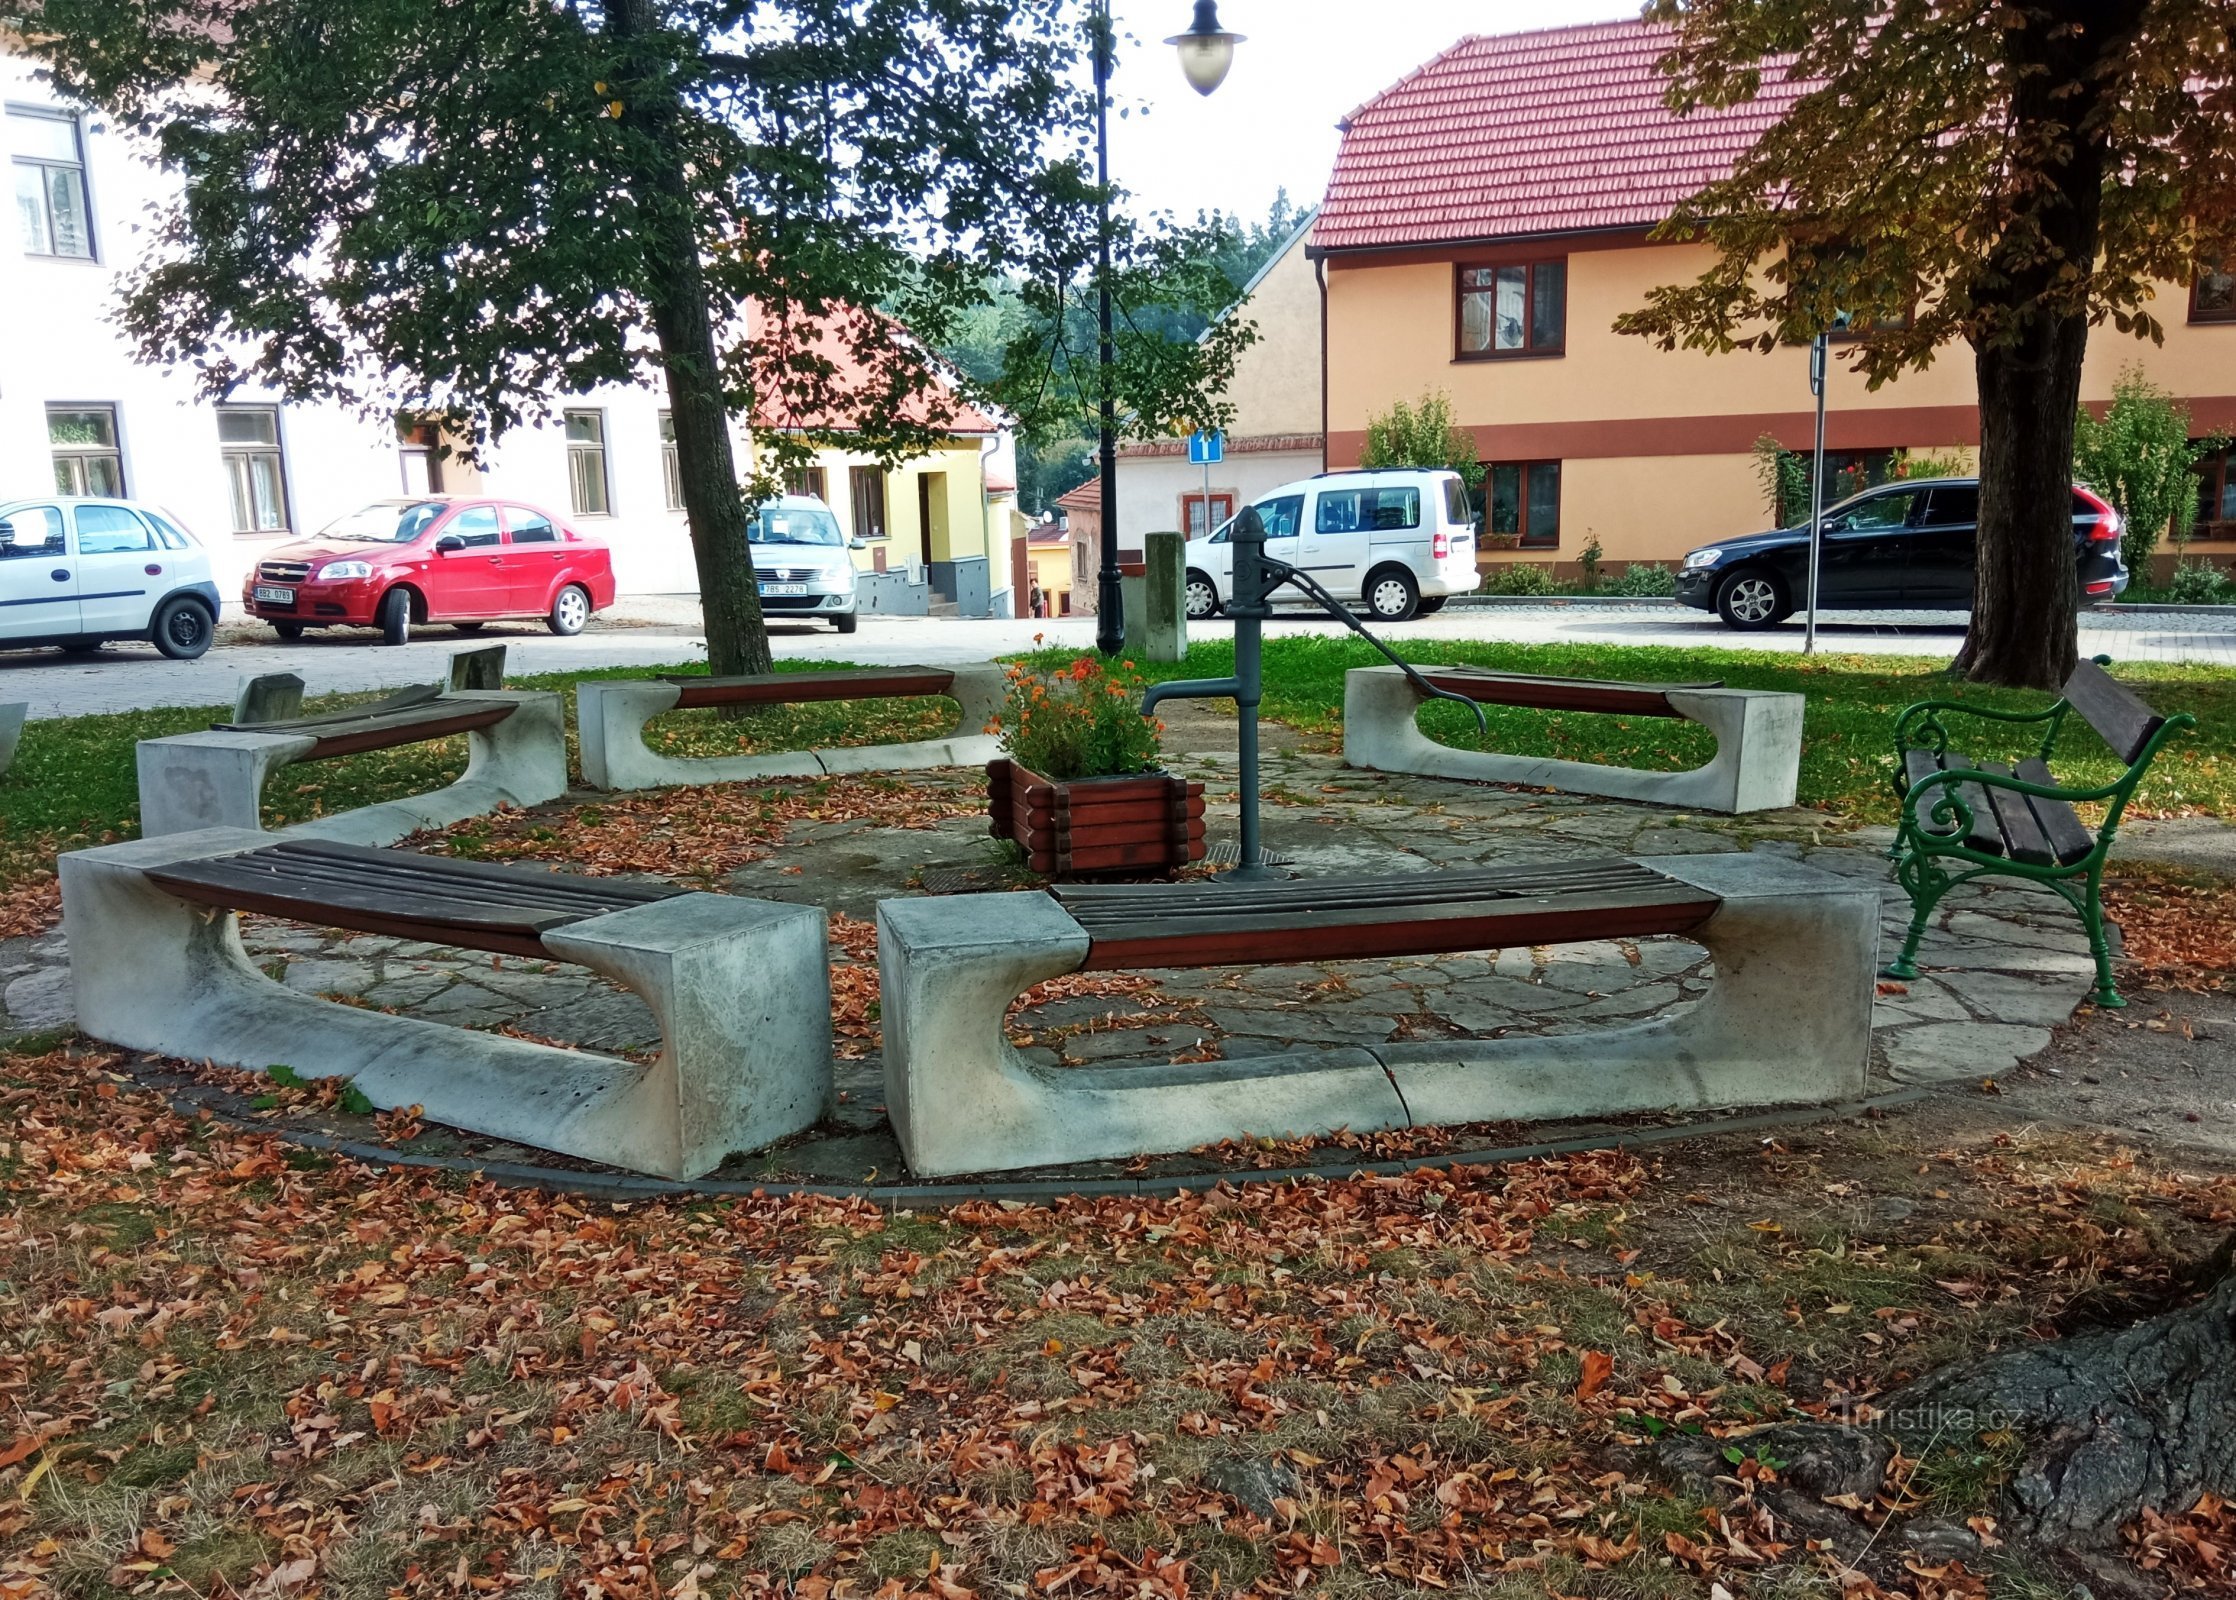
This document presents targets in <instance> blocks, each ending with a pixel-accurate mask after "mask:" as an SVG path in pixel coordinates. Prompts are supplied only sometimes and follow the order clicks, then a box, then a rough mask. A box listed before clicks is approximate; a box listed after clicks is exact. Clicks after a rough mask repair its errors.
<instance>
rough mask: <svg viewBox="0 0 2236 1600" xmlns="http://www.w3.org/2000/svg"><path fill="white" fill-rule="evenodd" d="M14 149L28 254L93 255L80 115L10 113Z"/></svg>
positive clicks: (87, 257)
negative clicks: (80, 134)
mask: <svg viewBox="0 0 2236 1600" xmlns="http://www.w3.org/2000/svg"><path fill="white" fill-rule="evenodd" d="M8 148H9V149H11V150H13V151H14V152H15V178H16V216H17V219H18V221H19V222H20V224H21V226H22V231H23V253H24V254H25V255H27V256H74V257H76V258H78V259H79V260H82V261H90V260H92V259H93V224H92V221H91V219H90V218H89V217H88V215H87V210H86V196H85V150H84V146H83V145H82V144H81V143H80V142H79V139H78V119H77V118H76V117H73V116H69V115H67V114H65V113H61V112H54V111H30V110H19V109H16V108H14V107H11V108H10V109H9V111H8Z"/></svg>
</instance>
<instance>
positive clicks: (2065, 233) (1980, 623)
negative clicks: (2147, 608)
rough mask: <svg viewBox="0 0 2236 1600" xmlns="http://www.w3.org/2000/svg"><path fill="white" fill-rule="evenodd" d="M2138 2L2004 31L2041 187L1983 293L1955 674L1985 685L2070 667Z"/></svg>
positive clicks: (2084, 5)
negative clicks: (2085, 433) (2087, 387)
mask: <svg viewBox="0 0 2236 1600" xmlns="http://www.w3.org/2000/svg"><path fill="white" fill-rule="evenodd" d="M2144 9H2145V5H2144V0H2112V3H2106V0H2033V3H2032V4H2029V5H2026V6H2023V7H2014V8H2013V9H2012V13H2011V14H2012V16H2013V18H2014V19H2015V21H2014V25H2012V26H2008V27H2005V28H2003V29H2002V32H2001V38H2002V44H2003V50H2004V56H2005V59H2004V66H2005V68H2006V71H2005V74H2004V77H2005V81H2007V82H2009V83H2011V84H2012V85H2013V89H2012V93H2011V108H2010V112H2009V125H2010V144H2011V146H2012V148H2013V149H2014V150H2015V151H2018V152H2023V154H2022V156H2021V157H2020V158H2019V159H2020V160H2021V161H2022V163H2023V165H2024V167H2025V168H2026V169H2027V170H2026V172H2025V174H2024V175H2025V176H2026V177H2027V178H2028V179H2030V180H2031V181H2030V182H2029V183H2028V184H2027V185H2026V186H2024V187H2020V188H2016V189H2015V190H2014V194H2015V197H2016V204H2017V210H2016V211H2015V212H2014V213H2013V214H2012V215H2011V216H2009V217H2007V218H2005V219H2004V220H2003V222H2002V224H2001V231H2000V232H1999V233H1998V234H1997V236H1996V237H1995V238H1994V239H1993V240H1992V241H1991V242H1990V243H1989V244H1988V257H1989V263H1990V265H1991V266H1992V268H1993V271H1992V272H1991V273H1989V274H1986V275H1984V276H1983V278H1982V280H1981V282H1982V288H1981V289H1980V291H1979V292H1978V293H1976V295H1975V297H1974V298H1975V302H1976V304H1977V307H1978V310H1979V313H1980V314H1981V318H1982V321H1981V324H1980V326H1979V329H1978V331H1977V332H1975V333H1974V335H1973V337H1972V345H1973V354H1974V360H1975V366H1976V368H1977V372H1978V378H1979V393H1980V533H1979V539H1978V543H1977V546H1976V550H1975V554H1974V557H1973V561H1974V565H1973V586H1972V628H1971V632H1970V633H1969V634H1968V635H1967V636H1966V638H1965V641H1964V648H1963V649H1962V650H1961V651H1960V652H1958V655H1957V668H1958V670H1959V671H1961V672H1963V673H1965V674H1966V675H1967V676H1968V677H1970V678H1972V679H1973V680H1975V681H1976V682H1980V683H2000V684H2009V685H2011V686H2012V687H2015V688H2026V689H2055V688H2056V687H2057V686H2058V685H2059V684H2061V683H2063V682H2064V681H2065V678H2066V675H2067V674H2068V673H2069V672H2071V671H2072V668H2073V660H2074V656H2075V654H2076V652H2077V648H2078V644H2079V632H2080V630H2079V623H2078V620H2077V617H2078V613H2079V610H2080V600H2081V597H2080V593H2079V590H2078V587H2077V579H2076V576H2075V574H2074V570H2073V418H2074V414H2075V413H2076V412H2077V411H2078V410H2079V408H2080V402H2081V358H2082V356H2083V354H2085V353H2086V351H2087V349H2088V317H2087V311H2086V295H2085V293H2084V292H2083V291H2084V290H2085V288H2086V285H2087V283H2088V280H2089V277H2090V275H2091V274H2093V273H2094V271H2095V270H2096V256H2097V248H2098V243H2099V239H2100V235H2101V231H2102V227H2101V224H2102V218H2103V208H2104V180H2105V175H2106V172H2107V170H2108V163H2109V161H2110V155H2109V151H2108V148H2107V139H2108V135H2107V133H2106V130H2105V127H2104V118H2105V114H2106V109H2107V107H2106V99H2105V96H2106V87H2105V86H2106V85H2107V83H2116V82H2118V81H2119V74H2118V73H2117V72H2116V71H2115V70H2114V65H2115V64H2116V63H2117V62H2118V61H2119V60H2120V59H2121V56H2122V54H2123V53H2124V52H2125V51H2126V50H2127V49H2128V48H2129V47H2130V46H2131V44H2132V43H2133V39H2134V35H2135V32H2136V30H2137V29H2138V27H2139V26H2140V24H2141V18H2142V15H2143V12H2144Z"/></svg>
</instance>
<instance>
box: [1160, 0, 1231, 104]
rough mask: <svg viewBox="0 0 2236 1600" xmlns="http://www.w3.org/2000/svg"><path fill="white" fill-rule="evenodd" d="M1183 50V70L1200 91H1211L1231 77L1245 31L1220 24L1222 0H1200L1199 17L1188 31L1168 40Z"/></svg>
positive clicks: (1197, 5) (1197, 0)
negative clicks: (1225, 27) (1240, 32)
mask: <svg viewBox="0 0 2236 1600" xmlns="http://www.w3.org/2000/svg"><path fill="white" fill-rule="evenodd" d="M1165 43H1166V44H1169V45H1172V46H1173V47H1174V48H1176V49H1177V50H1179V52H1180V70H1181V71H1182V72H1184V73H1186V74H1187V77H1188V82H1189V84H1190V85H1191V86H1193V87H1194V89H1195V91H1196V93H1198V94H1209V93H1211V92H1212V90H1214V89H1216V88H1218V87H1219V85H1220V84H1222V83H1224V82H1226V81H1227V69H1228V68H1229V67H1231V66H1233V65H1234V47H1235V46H1236V45H1238V44H1240V43H1242V35H1241V34H1239V33H1229V32H1227V30H1226V29H1224V28H1222V27H1220V26H1219V0H1196V20H1195V22H1194V24H1193V25H1192V26H1191V27H1190V28H1189V29H1188V31H1187V32H1186V33H1176V34H1174V35H1173V36H1172V37H1171V38H1169V39H1167V40H1166V41H1165Z"/></svg>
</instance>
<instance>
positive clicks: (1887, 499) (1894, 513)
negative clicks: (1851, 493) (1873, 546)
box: [1840, 489, 1920, 528]
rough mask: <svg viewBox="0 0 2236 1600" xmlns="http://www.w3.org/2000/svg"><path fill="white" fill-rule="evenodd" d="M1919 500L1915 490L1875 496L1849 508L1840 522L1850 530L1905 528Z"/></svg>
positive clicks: (1903, 490)
mask: <svg viewBox="0 0 2236 1600" xmlns="http://www.w3.org/2000/svg"><path fill="white" fill-rule="evenodd" d="M1919 498H1920V496H1919V494H1918V491H1917V490H1915V489H1898V490H1895V491H1894V492H1892V493H1889V494H1875V495H1873V496H1871V498H1870V499H1868V500H1860V501H1858V502H1857V503H1856V504H1854V505H1853V506H1850V507H1849V508H1848V509H1847V510H1846V511H1845V512H1843V513H1841V517H1840V520H1841V522H1842V523H1843V524H1844V525H1846V526H1847V527H1850V528H1907V527H1908V526H1910V513H1911V512H1912V511H1914V510H1915V509H1916V508H1917V504H1918V500H1919Z"/></svg>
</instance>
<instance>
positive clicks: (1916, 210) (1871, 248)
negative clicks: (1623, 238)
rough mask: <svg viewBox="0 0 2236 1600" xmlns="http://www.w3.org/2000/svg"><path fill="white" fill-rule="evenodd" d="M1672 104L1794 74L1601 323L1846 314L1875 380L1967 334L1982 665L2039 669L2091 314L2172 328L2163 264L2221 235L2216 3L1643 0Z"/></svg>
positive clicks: (1748, 332) (1650, 325) (2229, 115)
mask: <svg viewBox="0 0 2236 1600" xmlns="http://www.w3.org/2000/svg"><path fill="white" fill-rule="evenodd" d="M1646 14H1647V16H1648V17H1649V18H1650V19H1653V20H1655V21H1658V22H1661V23H1664V24H1666V25H1668V26H1669V27H1670V29H1671V33H1670V51H1669V54H1668V56H1667V58H1666V60H1665V61H1664V70H1665V71H1666V72H1667V73H1668V74H1669V76H1670V79H1671V83H1670V89H1669V96H1668V98H1669V103H1670V105H1671V107H1672V108H1673V109H1675V110H1676V111H1678V112H1679V113H1681V114H1685V113H1692V112H1695V111H1702V110H1709V111H1714V110H1720V109H1724V108H1730V107H1736V106H1741V105H1744V104H1745V103H1747V102H1749V101H1751V100H1753V99H1755V98H1756V96H1757V95H1758V93H1759V91H1760V90H1761V87H1762V85H1763V82H1764V80H1765V77H1766V75H1769V74H1772V73H1780V74H1783V75H1784V77H1785V79H1786V80H1787V81H1788V82H1790V83H1792V84H1794V85H1796V86H1798V87H1799V90H1800V92H1799V93H1798V96H1797V97H1796V98H1795V99H1794V100H1793V103H1792V105H1791V107H1790V109H1788V110H1787V111H1786V112H1785V113H1784V114H1783V115H1782V116H1780V117H1778V118H1777V119H1776V120H1775V121H1774V122H1773V123H1772V124H1771V125H1770V126H1769V127H1768V128H1766V129H1765V131H1764V132H1763V133H1762V135H1761V136H1760V138H1759V140H1758V141H1757V143H1756V144H1755V145H1754V147H1753V148H1752V150H1751V151H1750V152H1749V153H1748V154H1747V155H1746V156H1744V157H1743V158H1742V159H1741V160H1740V161H1739V162H1738V163H1737V164H1736V165H1735V167H1734V169H1733V170H1732V172H1731V173H1730V175H1729V176H1728V177H1726V178H1724V179H1722V180H1719V181H1717V182H1714V183H1711V184H1709V185H1707V186H1706V187H1705V188H1703V189H1702V190H1701V191H1700V192H1699V193H1698V194H1696V195H1694V196H1693V197H1692V198H1691V199H1690V200H1689V201H1687V202H1685V203H1684V204H1682V205H1680V206H1679V207H1677V208H1676V210H1675V212H1674V213H1673V215H1672V216H1671V218H1670V219H1669V221H1668V223H1667V224H1666V225H1665V227H1664V228H1663V230H1662V234H1661V236H1662V237H1664V238H1668V239H1680V240H1693V241H1699V242H1703V243H1706V244H1707V245H1709V246H1710V247H1711V248H1712V250H1713V252H1714V260H1713V262H1712V263H1711V264H1710V266H1709V267H1708V268H1707V270H1706V271H1704V272H1703V273H1702V274H1701V275H1700V276H1699V277H1698V278H1697V279H1696V280H1695V281H1693V282H1690V283H1683V284H1674V285H1669V286H1665V287H1662V288H1659V289H1657V290H1655V291H1654V292H1653V293H1652V294H1651V295H1650V297H1649V298H1648V301H1647V304H1646V305H1645V306H1644V307H1642V308H1640V309H1638V310H1636V311H1634V312H1631V313H1629V314H1627V315H1626V316H1624V317H1622V318H1621V319H1620V320H1619V321H1618V323H1617V327H1618V328H1619V329H1621V330H1622V331H1625V332H1629V333H1635V334H1641V335H1644V336H1646V337H1649V338H1652V339H1654V340H1656V341H1657V342H1658V343H1660V344H1661V345H1663V346H1664V347H1665V348H1674V347H1677V346H1680V345H1682V346H1684V347H1687V348H1696V349H1707V350H1736V349H1754V350H1771V349H1776V348H1778V347H1780V346H1781V345H1784V344H1787V343H1790V342H1792V341H1796V340H1801V339H1806V338H1809V337H1810V336H1812V335H1814V334H1815V333H1816V332H1818V331H1819V330H1820V329H1823V328H1827V327H1830V326H1832V325H1833V322H1834V319H1835V318H1836V316H1838V315H1839V314H1841V313H1847V314H1849V315H1850V316H1851V318H1852V319H1853V322H1854V324H1855V325H1857V326H1859V327H1860V328H1861V329H1862V330H1863V332H1862V334H1861V336H1860V337H1858V338H1857V339H1856V340H1855V341H1854V342H1853V343H1852V344H1851V345H1850V346H1849V347H1848V348H1849V349H1850V351H1851V352H1852V357H1853V363H1854V365H1855V367H1856V369H1857V370H1859V371H1861V372H1862V373H1864V374H1865V375H1866V377H1867V378H1868V379H1869V380H1870V381H1871V382H1872V383H1873V384H1874V385H1877V384H1881V383H1884V382H1886V381H1887V380H1888V379H1890V378H1893V377H1894V376H1895V375H1896V374H1898V373H1900V372H1903V371H1907V370H1913V369H1917V368H1922V367H1925V366H1927V365H1929V364H1930V363H1931V362H1932V361H1933V360H1934V359H1936V357H1937V356H1938V355H1939V354H1940V352H1941V351H1942V350H1944V349H1945V348H1946V347H1948V346H1949V345H1951V344H1953V343H1956V342H1958V341H1963V342H1964V343H1966V344H1968V345H1970V346H1971V349H1972V352H1973V360H1974V365H1975V369H1976V373H1977V377H1978V383H1979V390H1980V406H1981V427H1982V434H1981V479H1982V493H1981V532H1980V543H1979V563H1980V570H1979V583H1978V585H1977V593H1978V598H1977V602H1976V605H1975V610H1974V615H1973V630H1972V634H1971V637H1970V638H1969V639H1968V641H1967V644H1966V651H1965V658H1964V662H1965V665H1966V666H1967V667H1968V669H1969V670H1970V671H1971V672H1972V674H1973V675H1974V676H1976V677H1982V678H1989V679H1994V680H1997V681H2004V682H2013V683H2026V684H2034V685H2039V686H2050V685H2054V684H2055V683H2056V682H2057V681H2058V679H2059V678H2060V677H2062V675H2063V673H2064V671H2065V668H2066V666H2067V665H2069V664H2070V661H2071V659H2072V655H2073V645H2074V637H2075V634H2074V626H2073V614H2074V609H2075V604H2076V601H2077V594H2076V591H2075V586H2074V580H2073V576H2072V572H2071V562H2070V560H2069V559H2067V557H2066V555H2065V550H2066V546H2067V541H2068V539H2069V528H2068V520H2067V518H2068V513H2067V511H2066V509H2065V505H2064V500H2063V496H2064V493H2065V488H2066V484H2065V479H2066V476H2067V474H2068V472H2069V470H2070V456H2071V437H2070V429H2071V426H2072V421H2071V419H2072V417H2073V415H2074V412H2075V410H2076V409H2077V401H2078V390H2079V381H2080V363H2081V357H2082V354H2083V351H2084V350H2085V347H2086V340H2087V334H2088V329H2089V328H2090V327H2091V326H2092V325H2094V324H2097V323H2102V322H2110V323H2111V324H2112V325H2113V326H2114V327H2116V328H2118V329H2119V330H2121V331H2123V332H2127V333H2131V334H2135V335H2137V336H2139V337H2143V338H2153V339H2155V338H2158V337H2160V336H2161V335H2162V332H2163V329H2162V327H2161V323H2160V320H2159V312H2158V309H2157V295H2158V292H2159V290H2160V288H2161V286H2163V285H2165V284H2168V283H2172V284H2187V283H2188V282H2189V281H2190V279H2191V277H2192V276H2193V275H2194V273H2195V271H2196V270H2197V268H2198V267H2199V265H2200V264H2201V263H2205V262H2210V261H2214V260H2218V259H2221V258H2222V257H2224V256H2228V255H2231V254H2236V91H2232V89H2231V85H2230V65H2229V63H2230V45H2229V40H2230V36H2231V26H2232V22H2236V8H2232V7H2231V5H2230V4H2229V0H1651V3H1650V4H1649V5H1648V6H1647V8H1646Z"/></svg>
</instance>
